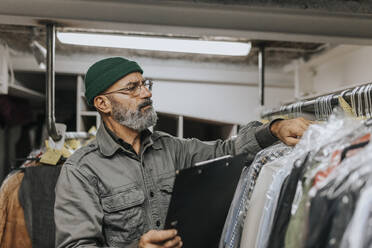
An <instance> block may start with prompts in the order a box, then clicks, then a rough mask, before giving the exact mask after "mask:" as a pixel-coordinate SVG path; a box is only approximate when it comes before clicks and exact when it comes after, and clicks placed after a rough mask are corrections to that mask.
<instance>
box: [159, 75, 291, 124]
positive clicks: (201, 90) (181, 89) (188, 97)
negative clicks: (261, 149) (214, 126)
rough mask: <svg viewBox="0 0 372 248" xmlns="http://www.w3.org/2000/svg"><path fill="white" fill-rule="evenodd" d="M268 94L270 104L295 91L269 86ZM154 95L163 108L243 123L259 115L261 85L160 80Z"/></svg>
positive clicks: (273, 104) (278, 101)
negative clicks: (259, 90)
mask: <svg viewBox="0 0 372 248" xmlns="http://www.w3.org/2000/svg"><path fill="white" fill-rule="evenodd" d="M265 95H266V98H267V106H277V105H279V104H280V100H287V99H291V98H292V97H293V91H292V90H289V89H281V88H269V89H267V91H266V94H265ZM153 99H154V107H155V109H156V110H158V111H160V112H166V113H173V114H178V115H185V116H192V117H196V118H202V119H209V120H215V121H221V122H228V123H239V124H244V123H247V122H248V121H252V120H257V119H259V106H258V102H259V100H258V89H257V87H252V86H245V85H223V84H203V83H187V82H165V81H159V82H157V84H156V85H154V90H153Z"/></svg>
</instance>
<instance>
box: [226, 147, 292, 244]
mask: <svg viewBox="0 0 372 248" xmlns="http://www.w3.org/2000/svg"><path fill="white" fill-rule="evenodd" d="M291 150H292V148H290V147H288V146H286V145H284V144H282V143H281V144H277V145H274V146H272V147H270V148H267V149H265V150H263V151H261V152H260V153H258V154H257V156H256V157H255V160H254V161H253V163H252V164H251V166H250V167H249V168H245V169H244V170H243V172H242V174H241V177H240V180H239V183H238V186H237V190H236V192H235V195H234V198H233V201H232V204H231V206H230V210H229V214H228V216H227V218H226V222H225V225H224V229H223V232H222V235H221V240H220V244H219V247H220V248H223V247H229V248H234V247H238V246H239V244H240V238H241V233H242V229H243V225H244V216H245V212H246V207H247V206H248V205H249V200H250V198H251V195H252V192H253V189H254V186H255V184H256V180H257V178H258V175H259V172H260V170H261V168H262V166H263V165H264V164H266V163H268V162H270V161H273V160H275V159H276V158H278V157H281V156H283V155H284V154H287V153H289V152H290V151H291Z"/></svg>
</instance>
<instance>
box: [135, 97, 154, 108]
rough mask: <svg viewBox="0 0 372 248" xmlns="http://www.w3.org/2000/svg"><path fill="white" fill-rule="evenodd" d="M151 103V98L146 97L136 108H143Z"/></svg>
mask: <svg viewBox="0 0 372 248" xmlns="http://www.w3.org/2000/svg"><path fill="white" fill-rule="evenodd" d="M149 105H152V100H150V99H146V100H144V101H143V102H142V103H140V104H139V105H138V109H141V108H144V107H146V106H149Z"/></svg>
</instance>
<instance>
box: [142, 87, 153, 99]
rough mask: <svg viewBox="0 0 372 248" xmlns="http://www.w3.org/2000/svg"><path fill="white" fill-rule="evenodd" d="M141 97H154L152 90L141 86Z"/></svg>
mask: <svg viewBox="0 0 372 248" xmlns="http://www.w3.org/2000/svg"><path fill="white" fill-rule="evenodd" d="M140 97H141V98H151V97H152V92H151V91H150V90H149V88H147V87H145V86H142V87H141V92H140Z"/></svg>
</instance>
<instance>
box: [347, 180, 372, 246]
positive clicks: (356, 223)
mask: <svg viewBox="0 0 372 248" xmlns="http://www.w3.org/2000/svg"><path fill="white" fill-rule="evenodd" d="M371 196H372V186H371V185H370V186H369V187H366V188H365V189H363V191H362V192H361V195H360V198H359V200H358V203H357V207H356V210H355V212H354V215H353V217H352V220H351V221H350V223H349V225H348V227H347V229H346V231H345V234H344V236H343V238H342V242H341V246H340V247H341V248H368V247H372V197H371Z"/></svg>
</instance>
